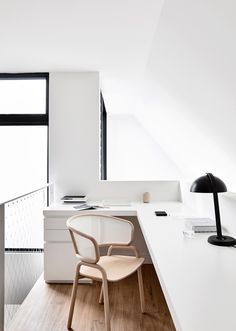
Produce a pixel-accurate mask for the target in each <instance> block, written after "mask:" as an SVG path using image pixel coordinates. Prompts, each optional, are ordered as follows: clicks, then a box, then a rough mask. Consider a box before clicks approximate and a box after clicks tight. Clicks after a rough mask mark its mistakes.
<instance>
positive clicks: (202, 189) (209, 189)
mask: <svg viewBox="0 0 236 331" xmlns="http://www.w3.org/2000/svg"><path fill="white" fill-rule="evenodd" d="M209 175H210V174H206V175H204V176H201V177H199V178H197V179H196V180H195V181H194V182H193V183H192V185H191V188H190V191H191V192H196V193H197V192H198V193H213V187H214V189H215V192H218V193H220V192H227V187H226V185H225V183H224V182H223V181H222V180H221V179H220V178H218V177H216V176H212V177H213V178H212V177H209ZM211 180H213V181H214V182H213V183H212V182H211Z"/></svg>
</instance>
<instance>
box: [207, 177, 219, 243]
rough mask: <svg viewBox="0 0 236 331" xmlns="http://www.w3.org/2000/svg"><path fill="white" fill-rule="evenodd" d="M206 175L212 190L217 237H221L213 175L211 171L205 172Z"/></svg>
mask: <svg viewBox="0 0 236 331" xmlns="http://www.w3.org/2000/svg"><path fill="white" fill-rule="evenodd" d="M207 177H208V179H209V181H210V184H211V188H212V192H213V200H214V208H215V218H216V231H217V238H218V239H223V237H222V231H221V222H220V209H219V200H218V194H217V192H216V186H215V177H214V176H213V175H212V174H211V173H207Z"/></svg>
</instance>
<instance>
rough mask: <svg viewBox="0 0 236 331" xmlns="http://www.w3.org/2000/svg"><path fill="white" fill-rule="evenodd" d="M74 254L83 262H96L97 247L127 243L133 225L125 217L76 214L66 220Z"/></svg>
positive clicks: (97, 256) (129, 239) (131, 238)
mask: <svg viewBox="0 0 236 331" xmlns="http://www.w3.org/2000/svg"><path fill="white" fill-rule="evenodd" d="M67 227H68V229H69V231H70V234H71V238H72V242H73V245H74V249H75V252H76V255H77V256H78V257H79V258H80V259H81V260H82V261H84V262H89V263H97V262H98V261H99V258H100V253H99V247H101V246H110V245H112V244H113V245H129V244H130V243H131V242H132V240H133V235H134V226H133V224H132V223H131V222H130V221H127V220H125V219H121V218H117V217H113V216H107V215H98V214H78V215H75V216H72V217H70V218H69V219H68V220H67Z"/></svg>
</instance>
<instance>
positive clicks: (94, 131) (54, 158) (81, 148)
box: [49, 72, 181, 201]
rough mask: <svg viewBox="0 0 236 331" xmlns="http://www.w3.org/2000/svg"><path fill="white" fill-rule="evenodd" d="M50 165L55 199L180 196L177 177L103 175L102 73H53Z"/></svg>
mask: <svg viewBox="0 0 236 331" xmlns="http://www.w3.org/2000/svg"><path fill="white" fill-rule="evenodd" d="M49 94H50V101H49V102H50V116H49V138H50V142H49V145H50V146H49V147H50V150H49V164H50V181H51V182H53V183H55V199H56V200H58V199H60V197H61V196H62V195H64V194H72V193H86V194H87V196H88V198H89V199H91V200H97V199H111V198H113V199H122V200H135V201H140V200H141V198H142V194H143V192H145V191H149V192H150V193H151V198H152V200H179V199H180V198H181V197H180V190H179V183H178V181H140V182H139V181H132V182H119V181H118V182H110V181H100V180H99V75H98V73H96V72H84V73H69V72H68V73H50V92H49Z"/></svg>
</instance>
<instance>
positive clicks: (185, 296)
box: [45, 202, 236, 331]
mask: <svg viewBox="0 0 236 331" xmlns="http://www.w3.org/2000/svg"><path fill="white" fill-rule="evenodd" d="M63 207H64V206H63ZM68 208H71V207H68ZM157 209H159V210H160V209H164V210H166V211H167V212H169V213H170V214H171V215H172V216H169V217H156V216H155V214H154V210H157ZM61 212H62V214H63V213H64V216H65V215H66V213H65V209H64V211H63V210H61ZM67 212H69V213H72V211H69V210H67ZM96 212H97V211H96ZM48 213H49V214H50V213H51V216H52V215H53V213H54V216H55V215H56V214H57V215H58V210H56V209H54V211H53V209H51V210H48V211H46V212H45V216H46V217H48ZM73 213H74V214H75V213H76V211H73ZM100 213H112V214H113V215H114V214H115V215H119V216H122V215H127V213H128V214H130V215H137V217H138V220H139V224H140V226H141V229H142V232H143V235H144V237H145V240H146V243H147V245H148V248H149V252H150V254H151V257H152V260H153V264H154V266H155V269H156V272H157V275H158V277H159V280H160V283H161V286H162V289H163V292H164V295H165V298H166V300H167V304H168V307H169V309H170V312H171V315H172V318H173V320H174V323H175V326H176V330H177V331H180V330H181V331H235V330H236V309H235V307H236V304H235V301H236V250H235V248H228V247H217V246H213V245H210V244H208V243H207V237H208V235H205V234H198V235H196V236H195V238H194V239H188V238H185V237H184V236H183V234H182V230H183V228H184V219H183V218H181V215H186V214H187V213H188V214H187V215H186V216H189V211H186V210H185V208H184V206H183V205H182V204H181V203H176V202H173V203H157V204H133V205H132V207H125V208H123V207H117V208H114V209H113V208H111V209H110V210H106V211H105V210H101V211H100ZM48 221H49V220H48ZM49 222H50V221H49Z"/></svg>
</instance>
